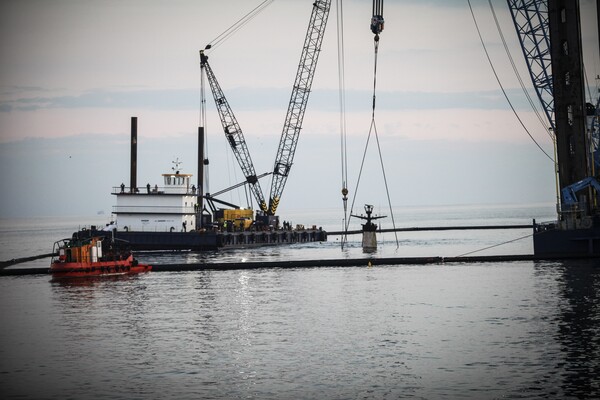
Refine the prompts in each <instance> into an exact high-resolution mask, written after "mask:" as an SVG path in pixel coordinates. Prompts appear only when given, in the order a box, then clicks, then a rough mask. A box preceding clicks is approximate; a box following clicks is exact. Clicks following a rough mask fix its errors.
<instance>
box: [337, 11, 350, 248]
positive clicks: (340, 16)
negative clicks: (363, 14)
mask: <svg viewBox="0 0 600 400" xmlns="http://www.w3.org/2000/svg"><path fill="white" fill-rule="evenodd" d="M336 9H337V47H338V55H337V56H338V88H339V103H340V152H341V154H340V160H341V164H342V165H341V167H342V195H343V198H342V200H343V203H344V226H346V223H347V220H348V197H347V194H348V151H347V140H346V139H347V135H346V82H345V54H344V10H343V7H342V0H336ZM346 240H347V236H346V235H344V236H343V237H342V241H341V246H342V248H343V247H344V243H345V242H346Z"/></svg>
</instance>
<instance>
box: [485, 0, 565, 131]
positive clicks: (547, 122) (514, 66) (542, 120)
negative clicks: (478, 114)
mask: <svg viewBox="0 0 600 400" xmlns="http://www.w3.org/2000/svg"><path fill="white" fill-rule="evenodd" d="M488 3H489V5H490V9H491V10H492V15H493V17H494V22H495V23H496V29H497V30H498V35H500V39H501V40H502V44H503V45H504V51H505V52H506V55H507V56H508V59H509V61H510V65H511V66H512V69H513V71H514V73H515V75H516V77H517V80H518V81H519V85H521V89H522V90H523V93H524V94H525V97H526V98H527V101H528V102H529V105H530V106H531V108H532V110H533V112H534V113H535V115H536V117H537V119H538V120H539V121H540V123H541V124H542V127H543V128H544V130H545V131H546V133H547V134H548V135H549V136H550V138H552V140H553V141H554V135H552V133H551V132H550V130H549V129H548V127H549V126H551V125H552V122H550V121H545V120H544V118H543V117H542V114H541V113H540V111H539V110H538V108H537V107H536V105H535V102H534V101H533V99H532V98H531V95H530V94H529V92H528V91H527V88H526V87H525V82H523V78H522V77H521V74H520V73H519V70H518V69H517V65H516V63H515V60H514V59H513V57H512V54H511V53H510V50H509V48H508V44H507V43H506V39H505V38H504V33H503V32H502V28H501V27H500V23H499V22H498V17H497V16H496V10H495V9H494V6H493V4H492V1H491V0H488Z"/></svg>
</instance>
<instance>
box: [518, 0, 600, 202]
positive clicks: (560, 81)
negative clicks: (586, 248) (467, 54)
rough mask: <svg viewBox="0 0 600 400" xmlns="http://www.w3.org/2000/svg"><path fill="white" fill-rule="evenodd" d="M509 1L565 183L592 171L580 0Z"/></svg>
mask: <svg viewBox="0 0 600 400" xmlns="http://www.w3.org/2000/svg"><path fill="white" fill-rule="evenodd" d="M507 3H508V6H509V8H510V11H511V15H512V18H513V22H514V24H515V28H516V30H517V34H518V37H519V41H520V43H521V48H522V49H523V54H524V55H525V59H526V61H527V65H528V67H529V73H530V76H531V80H532V82H533V85H534V87H535V89H536V91H537V93H538V97H539V98H540V100H541V102H542V105H543V106H544V110H545V112H546V115H547V117H548V120H549V123H550V125H551V127H552V129H553V131H554V139H555V146H556V154H557V169H558V179H559V186H560V188H566V187H568V186H569V185H572V184H574V183H576V182H579V181H581V180H582V179H584V178H587V177H589V176H590V175H592V173H593V172H592V171H593V166H592V165H593V157H592V156H591V154H590V151H589V148H590V146H589V143H588V139H587V138H586V105H585V90H584V73H583V61H582V59H583V58H582V51H583V50H582V44H581V36H580V31H581V26H580V15H579V14H580V9H579V1H578V0H576V1H573V0H507ZM567 26H568V27H572V28H571V29H566V27H567ZM563 200H564V199H563Z"/></svg>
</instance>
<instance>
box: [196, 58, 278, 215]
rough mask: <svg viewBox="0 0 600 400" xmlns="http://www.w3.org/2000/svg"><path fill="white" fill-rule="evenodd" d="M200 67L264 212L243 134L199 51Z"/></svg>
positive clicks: (264, 208) (252, 189) (229, 140)
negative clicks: (204, 73) (204, 72)
mask: <svg viewBox="0 0 600 400" xmlns="http://www.w3.org/2000/svg"><path fill="white" fill-rule="evenodd" d="M200 67H201V68H202V69H203V70H204V71H206V76H207V78H208V82H209V84H210V89H211V92H212V94H213V98H214V100H215V105H216V107H217V111H218V113H219V118H220V119H221V125H222V126H223V132H224V133H225V137H226V138H227V141H228V142H229V145H230V146H231V150H232V151H233V154H234V155H235V158H236V159H237V162H238V164H239V165H240V167H241V169H242V172H243V174H244V176H245V177H246V181H247V182H248V185H249V187H250V190H251V192H252V194H253V195H254V198H255V199H256V201H257V202H258V204H259V207H260V209H261V210H262V211H264V212H266V211H267V204H266V202H265V198H264V195H263V192H262V189H261V187H260V183H259V182H258V177H257V176H256V172H255V170H254V164H253V163H252V158H251V157H250V153H249V151H248V146H247V144H246V140H245V139H244V134H243V133H242V129H241V128H240V125H239V123H238V122H237V119H236V118H235V115H234V114H233V111H232V110H231V107H230V106H229V102H228V101H227V98H226V97H225V94H224V93H223V90H221V86H220V85H219V82H218V81H217V78H216V77H215V74H214V73H213V71H212V68H211V67H210V64H209V63H208V57H207V56H206V55H205V54H204V51H203V50H201V51H200Z"/></svg>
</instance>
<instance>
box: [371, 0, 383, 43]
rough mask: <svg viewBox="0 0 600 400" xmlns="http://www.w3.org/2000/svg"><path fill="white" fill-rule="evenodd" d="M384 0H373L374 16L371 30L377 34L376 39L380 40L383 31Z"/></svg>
mask: <svg viewBox="0 0 600 400" xmlns="http://www.w3.org/2000/svg"><path fill="white" fill-rule="evenodd" d="M384 23H385V20H384V19H383V0H373V16H372V17H371V32H373V33H374V34H375V41H376V42H377V41H379V34H380V33H381V31H383V25H384Z"/></svg>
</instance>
